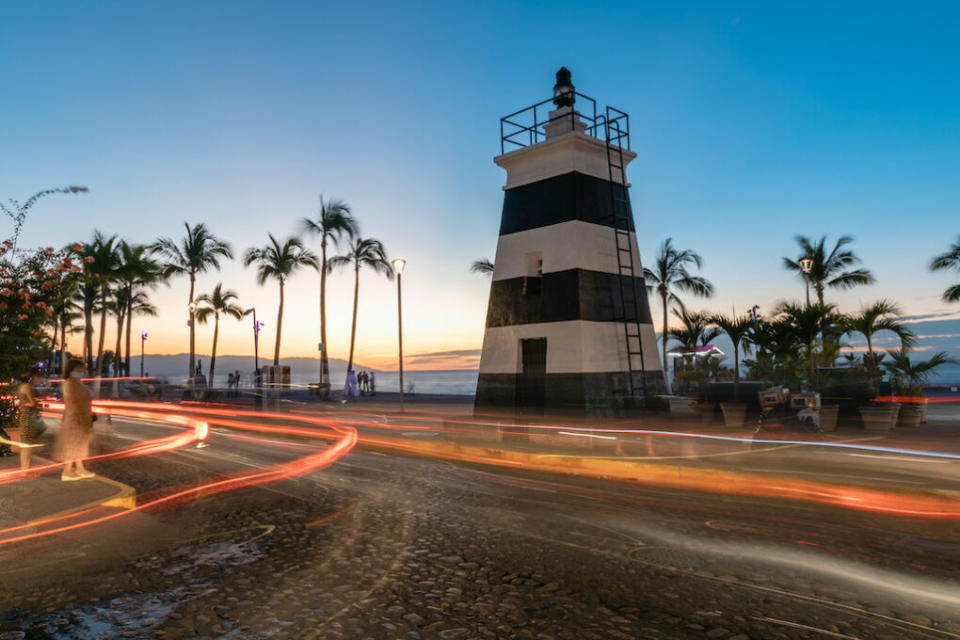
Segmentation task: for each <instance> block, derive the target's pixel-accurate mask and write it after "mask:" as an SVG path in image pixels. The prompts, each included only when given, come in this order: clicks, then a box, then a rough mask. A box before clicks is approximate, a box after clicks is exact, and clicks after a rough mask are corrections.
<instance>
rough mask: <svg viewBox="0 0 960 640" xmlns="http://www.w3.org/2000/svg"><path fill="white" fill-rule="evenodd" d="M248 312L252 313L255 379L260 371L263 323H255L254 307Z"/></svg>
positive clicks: (255, 311) (255, 313) (255, 312)
mask: <svg viewBox="0 0 960 640" xmlns="http://www.w3.org/2000/svg"><path fill="white" fill-rule="evenodd" d="M250 312H251V313H253V371H254V379H256V374H257V372H258V371H260V331H262V330H263V323H262V322H257V308H256V307H253V308H252V309H250Z"/></svg>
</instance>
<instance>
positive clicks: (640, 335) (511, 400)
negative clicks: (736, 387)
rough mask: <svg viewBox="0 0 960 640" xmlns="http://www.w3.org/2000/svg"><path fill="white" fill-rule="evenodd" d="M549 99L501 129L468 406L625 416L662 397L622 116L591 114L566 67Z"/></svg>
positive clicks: (611, 112)
mask: <svg viewBox="0 0 960 640" xmlns="http://www.w3.org/2000/svg"><path fill="white" fill-rule="evenodd" d="M578 99H579V100H580V103H581V104H578V107H579V109H580V110H575V109H574V104H575V103H576V101H577V100H578ZM550 102H551V100H545V101H543V102H541V103H538V104H536V105H533V106H532V107H529V108H527V109H524V110H521V111H518V112H517V113H514V114H511V115H509V116H507V117H505V118H502V119H501V123H500V124H501V152H502V155H500V156H498V157H496V158H495V159H494V162H496V163H497V165H499V166H500V167H503V169H505V170H506V172H507V182H506V186H505V187H504V191H505V193H504V198H503V214H502V218H501V223H500V239H499V242H498V244H497V253H496V260H495V262H494V272H493V282H492V285H491V289H490V303H489V308H488V312H487V324H486V332H485V334H484V339H483V352H482V355H481V359H480V376H479V380H478V383H477V395H476V408H477V409H478V410H487V409H500V410H502V409H506V408H515V409H517V410H518V411H520V412H524V413H537V412H542V411H544V410H546V411H549V412H570V413H579V414H592V415H606V414H622V413H624V412H627V411H630V410H632V409H636V408H640V407H642V406H643V405H644V401H645V398H648V397H651V396H653V395H656V394H660V393H663V392H664V379H663V372H662V371H661V365H660V360H659V357H658V352H657V346H656V334H655V332H654V328H653V324H652V321H651V317H650V308H649V303H648V301H647V291H646V287H645V285H644V281H643V268H642V267H641V264H640V254H639V251H638V249H637V239H636V234H635V230H634V222H633V213H632V211H631V208H630V198H629V193H628V187H629V184H627V183H626V181H625V177H624V170H625V168H626V166H627V164H628V163H629V162H630V161H631V160H633V159H634V158H635V157H636V154H635V153H633V152H631V151H630V148H629V140H630V137H629V135H630V134H629V119H628V116H627V114H625V113H623V112H621V111H618V110H616V109H613V108H611V107H607V108H606V109H605V111H604V113H602V114H598V113H597V107H596V102H595V101H594V100H593V99H592V98H589V97H587V96H583V95H582V94H579V93H576V92H575V90H574V87H573V84H572V83H571V82H570V72H569V71H567V70H566V69H560V71H558V72H557V84H556V86H555V87H554V97H553V99H552V102H553V105H554V107H555V108H554V109H553V110H549V106H546V105H548V103H550ZM581 111H582V112H581Z"/></svg>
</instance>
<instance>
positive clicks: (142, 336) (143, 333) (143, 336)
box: [140, 331, 148, 378]
mask: <svg viewBox="0 0 960 640" xmlns="http://www.w3.org/2000/svg"><path fill="white" fill-rule="evenodd" d="M147 335H148V334H147V332H146V331H141V332H140V377H141V378H142V377H143V345H144V343H145V342H146V341H147Z"/></svg>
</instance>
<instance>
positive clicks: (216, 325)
mask: <svg viewBox="0 0 960 640" xmlns="http://www.w3.org/2000/svg"><path fill="white" fill-rule="evenodd" d="M219 335H220V314H219V313H214V314H213V351H212V352H210V388H211V389H212V388H213V368H214V366H216V364H217V337H218V336H219Z"/></svg>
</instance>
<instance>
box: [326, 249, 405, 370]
mask: <svg viewBox="0 0 960 640" xmlns="http://www.w3.org/2000/svg"><path fill="white" fill-rule="evenodd" d="M348 266H349V267H353V273H354V281H353V322H352V324H351V325H350V357H349V358H348V359H347V371H351V370H353V347H354V343H355V341H356V337H357V302H358V300H359V299H360V269H361V268H362V267H369V268H370V269H373V271H374V272H375V273H382V274H383V275H385V276H386V277H387V280H393V265H391V264H390V261H389V260H387V252H386V250H385V249H384V248H383V243H382V242H380V241H379V240H374V239H373V238H356V239H354V241H353V245H352V246H351V247H350V251H349V253H345V254H343V255H339V256H334V257H333V258H331V259H330V264H329V265H328V267H327V268H329V269H330V270H331V271H332V270H334V269H339V268H342V267H348Z"/></svg>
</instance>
